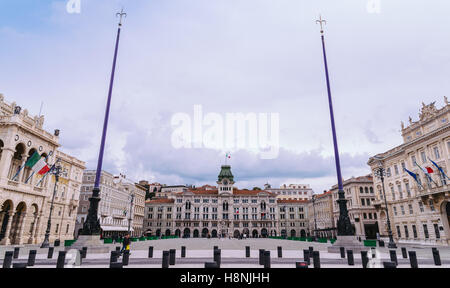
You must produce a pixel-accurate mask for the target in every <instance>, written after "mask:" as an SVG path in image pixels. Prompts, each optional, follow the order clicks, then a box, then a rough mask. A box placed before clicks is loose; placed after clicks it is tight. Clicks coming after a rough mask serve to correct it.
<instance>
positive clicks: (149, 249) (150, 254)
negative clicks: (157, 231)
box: [148, 246, 153, 258]
mask: <svg viewBox="0 0 450 288" xmlns="http://www.w3.org/2000/svg"><path fill="white" fill-rule="evenodd" d="M148 258H153V246H150V247H148Z"/></svg>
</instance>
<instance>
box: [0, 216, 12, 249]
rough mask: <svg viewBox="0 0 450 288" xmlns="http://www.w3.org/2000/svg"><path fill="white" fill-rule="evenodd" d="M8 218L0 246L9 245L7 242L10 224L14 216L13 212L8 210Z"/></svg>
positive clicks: (9, 242)
mask: <svg viewBox="0 0 450 288" xmlns="http://www.w3.org/2000/svg"><path fill="white" fill-rule="evenodd" d="M6 213H8V215H9V218H8V224H7V225H6V230H5V237H4V238H3V239H2V241H0V245H9V244H11V241H10V240H9V235H10V232H11V223H12V219H13V216H14V211H13V210H10V211H8V212H6Z"/></svg>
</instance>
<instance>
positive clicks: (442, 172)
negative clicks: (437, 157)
mask: <svg viewBox="0 0 450 288" xmlns="http://www.w3.org/2000/svg"><path fill="white" fill-rule="evenodd" d="M428 160H430V161H431V163H433V165H434V166H436V168H437V169H438V170H439V172H441V174H442V177H443V178H447V179H450V178H448V176H447V175H445V173H444V170H442V168H441V167H439V165H437V164H436V162H434V161H433V160H431V159H430V158H428Z"/></svg>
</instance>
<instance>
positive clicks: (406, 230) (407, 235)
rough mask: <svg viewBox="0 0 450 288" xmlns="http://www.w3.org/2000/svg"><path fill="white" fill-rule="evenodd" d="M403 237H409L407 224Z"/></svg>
mask: <svg viewBox="0 0 450 288" xmlns="http://www.w3.org/2000/svg"><path fill="white" fill-rule="evenodd" d="M404 227H405V238H409V231H408V226H407V225H405V226H404Z"/></svg>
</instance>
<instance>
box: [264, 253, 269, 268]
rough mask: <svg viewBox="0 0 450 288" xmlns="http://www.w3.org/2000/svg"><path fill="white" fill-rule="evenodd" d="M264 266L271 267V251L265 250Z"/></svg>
mask: <svg viewBox="0 0 450 288" xmlns="http://www.w3.org/2000/svg"><path fill="white" fill-rule="evenodd" d="M264 268H270V251H264Z"/></svg>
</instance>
